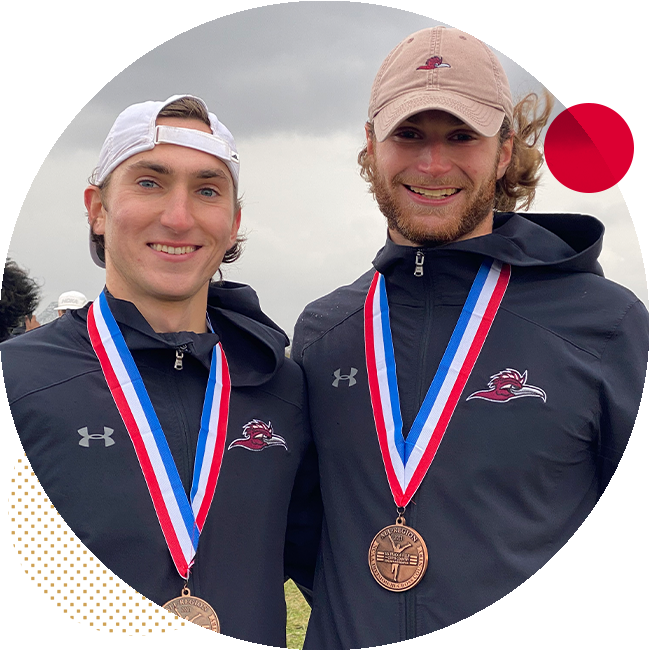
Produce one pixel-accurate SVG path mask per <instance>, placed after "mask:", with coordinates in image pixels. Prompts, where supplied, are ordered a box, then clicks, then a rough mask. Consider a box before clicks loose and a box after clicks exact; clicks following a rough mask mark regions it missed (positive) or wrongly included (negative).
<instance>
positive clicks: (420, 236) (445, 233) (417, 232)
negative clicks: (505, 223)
mask: <svg viewBox="0 0 650 650" xmlns="http://www.w3.org/2000/svg"><path fill="white" fill-rule="evenodd" d="M498 160H499V158H498V156H497V159H496V161H495V165H494V169H493V173H492V174H491V175H490V177H488V179H487V180H485V181H484V182H483V183H482V184H481V185H480V186H479V187H478V191H476V194H475V196H474V197H473V198H472V200H471V201H470V203H469V204H468V205H467V206H465V208H464V210H463V212H462V214H461V215H460V216H459V217H457V218H454V219H451V220H450V221H449V222H448V223H444V224H442V225H438V226H437V227H436V228H435V231H432V230H431V229H428V228H426V226H419V225H417V224H415V223H414V222H413V219H412V217H413V215H418V214H421V215H424V214H432V213H433V211H432V210H431V209H429V208H427V207H425V206H422V207H421V208H419V206H417V205H413V206H412V207H411V209H410V210H409V212H408V213H407V212H406V211H405V210H403V209H402V208H401V207H400V206H399V205H398V203H397V201H395V199H394V192H392V191H391V188H393V189H394V188H397V187H399V186H400V185H402V184H403V182H402V180H403V178H402V176H401V175H400V174H398V175H397V176H395V178H393V179H392V181H390V182H388V181H387V180H385V179H384V178H383V177H382V176H381V175H380V174H379V173H378V172H377V169H376V167H375V162H374V160H373V159H369V160H368V166H369V171H370V174H369V176H370V179H371V180H370V191H371V192H372V193H373V194H374V196H375V200H376V201H377V205H378V206H379V209H380V210H381V212H382V214H383V215H384V216H385V217H386V221H387V222H388V228H389V229H390V230H394V231H395V232H398V233H399V234H400V235H402V237H404V238H406V239H407V240H408V241H410V242H413V243H414V244H417V245H418V246H424V247H429V246H439V245H440V244H448V243H450V242H453V241H457V240H458V239H460V238H461V237H464V236H465V235H468V234H469V233H471V232H472V231H474V230H475V229H476V228H477V227H478V226H479V225H480V224H481V223H482V222H483V221H484V220H485V219H486V218H487V217H488V216H489V215H490V212H491V211H492V209H493V208H494V197H495V193H496V183H497V165H498ZM409 180H411V183H409V184H414V181H413V179H409ZM426 182H427V181H426V180H424V182H423V183H422V184H423V185H426ZM442 184H443V185H444V182H443V183H442ZM452 184H453V183H452ZM475 187H476V186H475V185H474V184H473V183H471V182H469V183H468V184H467V186H466V187H463V188H462V189H463V191H467V192H471V191H473V190H474V188H475ZM450 211H451V210H450ZM437 212H438V214H444V208H441V209H439V210H438V211H437Z"/></svg>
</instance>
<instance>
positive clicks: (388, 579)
mask: <svg viewBox="0 0 650 650" xmlns="http://www.w3.org/2000/svg"><path fill="white" fill-rule="evenodd" d="M368 564H369V565H370V572H371V573H372V576H373V578H374V579H375V580H376V581H377V582H378V583H379V584H380V585H381V586H382V587H384V589H388V590H389V591H407V590H408V589H411V588H412V587H415V585H416V584H417V583H418V582H420V580H422V576H424V572H425V571H426V570H427V565H428V564H429V553H428V551H427V546H426V544H425V543H424V540H423V539H422V536H421V535H420V534H419V533H418V532H417V531H416V530H414V529H413V528H410V527H409V526H406V525H405V523H404V517H401V516H400V517H398V518H397V521H396V522H395V524H394V525H393V526H386V528H383V529H382V530H380V531H379V532H378V533H377V534H376V535H375V538H374V539H373V540H372V543H371V544H370V550H369V551H368Z"/></svg>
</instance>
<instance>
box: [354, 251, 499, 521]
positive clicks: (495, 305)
mask: <svg viewBox="0 0 650 650" xmlns="http://www.w3.org/2000/svg"><path fill="white" fill-rule="evenodd" d="M509 280H510V266H509V265H508V264H502V263H501V262H499V261H497V260H489V259H486V260H485V261H484V262H483V264H482V265H481V267H480V269H479V270H478V273H477V274H476V278H475V279H474V283H473V284H472V288H471V289H470V292H469V295H468V296H467V300H466V301H465V304H464V306H463V309H462V312H461V314H460V317H459V319H458V322H457V323H456V327H455V328H454V331H453V334H452V335H451V339H450V340H449V343H448V344H447V349H446V350H445V354H444V355H443V357H442V360H441V361H440V365H439V366H438V370H437V371H436V374H435V376H434V378H433V381H432V382H431V386H430V387H429V390H428V392H427V394H426V397H425V398H424V401H423V403H422V406H421V407H420V410H419V411H418V414H417V416H416V418H415V421H414V422H413V426H412V427H411V430H410V432H409V434H408V436H407V438H406V439H404V435H403V433H402V415H401V412H400V405H399V393H398V390H397V372H396V368H395V354H394V350H393V339H392V335H391V331H390V320H389V312H388V297H387V295H386V283H385V279H384V276H383V275H382V274H381V273H378V272H377V273H375V275H374V277H373V280H372V283H371V285H370V290H369V291H368V296H367V298H366V302H365V307H364V322H365V327H364V329H365V346H366V365H367V369H368V383H369V386H370V399H371V402H372V410H373V415H374V419H375V426H376V428H377V437H378V439H379V447H380V449H381V455H382V458H383V461H384V467H385V469H386V475H387V477H388V483H389V485H390V489H391V492H392V494H393V498H394V499H395V504H396V505H397V507H398V508H404V507H406V505H407V504H408V503H409V501H410V500H411V498H412V497H413V495H414V494H415V492H416V490H417V489H418V487H419V486H420V483H422V480H423V479H424V477H425V475H426V473H427V471H428V470H429V467H430V466H431V463H432V462H433V459H434V457H435V455H436V452H437V451H438V447H439V446H440V442H441V441H442V437H443V436H444V434H445V431H446V430H447V426H448V425H449V421H450V420H451V416H452V415H453V413H454V410H455V408H456V405H457V404H458V401H459V399H460V396H461V393H462V392H463V390H464V388H465V384H466V383H467V380H468V379H469V376H470V374H471V372H472V369H473V368H474V364H475V363H476V360H477V359H478V355H479V353H480V352H481V348H482V347H483V343H484V342H485V339H486V338H487V335H488V332H489V331H490V327H491V326H492V322H493V321H494V318H495V316H496V313H497V311H498V309H499V306H500V304H501V300H502V299H503V296H504V294H505V292H506V289H507V288H508V282H509Z"/></svg>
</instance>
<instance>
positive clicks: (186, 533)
mask: <svg viewBox="0 0 650 650" xmlns="http://www.w3.org/2000/svg"><path fill="white" fill-rule="evenodd" d="M88 333H89V335H90V341H91V343H92V346H93V349H94V350H95V353H96V354H97V358H98V359H99V363H100V365H101V367H102V371H103V372H104V377H105V378H106V383H107V384H108V387H109V389H110V391H111V394H112V395H113V399H114V400H115V404H116V406H117V408H118V410H119V412H120V415H121V416H122V420H123V421H124V425H125V426H126V429H127V431H128V433H129V436H130V438H131V442H132V443H133V447H134V448H135V452H136V455H137V457H138V461H139V462H140V467H141V468H142V473H143V475H144V478H145V481H146V483H147V487H148V488H149V493H150V494H151V499H152V500H153V505H154V508H155V510H156V515H157V516H158V521H159V522H160V527H161V528H162V531H163V534H164V536H165V540H166V541H167V546H168V547H169V552H170V553H171V556H172V559H173V561H174V564H175V565H176V569H177V570H178V573H179V574H180V575H181V577H182V578H184V579H186V580H187V578H188V577H189V573H190V568H191V567H192V564H193V562H194V556H195V555H196V548H197V545H198V541H199V536H200V534H201V530H202V529H203V524H204V523H205V520H206V517H207V515H208V511H209V509H210V505H211V503H212V497H213V496H214V491H215V488H216V486H217V480H218V478H219V472H220V469H221V461H222V459H223V453H224V447H225V444H226V433H227V427H228V409H229V404H230V374H229V372H228V364H227V362H226V355H225V354H224V352H223V348H222V347H221V344H220V343H217V345H216V346H215V347H214V349H213V351H212V361H211V364H210V375H209V378H208V385H207V388H206V392H205V400H204V403H203V413H202V415H201V430H200V432H199V437H198V442H197V448H196V457H195V461H194V476H193V479H192V488H191V491H190V499H188V498H187V494H186V493H185V490H184V489H183V485H182V483H181V479H180V476H179V474H178V469H177V468H176V464H175V462H174V459H173V457H172V454H171V451H170V449H169V445H168V444H167V440H166V438H165V434H164V433H163V430H162V428H161V426H160V422H159V421H158V417H157V415H156V412H155V411H154V408H153V404H152V403H151V399H150V398H149V395H148V393H147V390H146V388H145V386H144V382H143V381H142V377H141V376H140V372H139V371H138V368H137V367H136V365H135V362H134V360H133V356H132V355H131V352H130V351H129V349H128V347H127V345H126V342H125V340H124V337H123V335H122V332H121V331H120V328H119V327H118V325H117V322H116V321H115V318H114V316H113V314H112V313H111V310H110V307H109V305H108V302H107V300H106V296H105V295H104V293H101V294H100V295H99V297H98V298H97V299H96V300H95V302H94V303H93V304H92V305H91V307H90V309H89V311H88Z"/></svg>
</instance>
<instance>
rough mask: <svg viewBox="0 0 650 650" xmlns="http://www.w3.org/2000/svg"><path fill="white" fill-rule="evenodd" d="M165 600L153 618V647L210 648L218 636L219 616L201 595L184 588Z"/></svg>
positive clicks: (175, 649) (168, 649)
mask: <svg viewBox="0 0 650 650" xmlns="http://www.w3.org/2000/svg"><path fill="white" fill-rule="evenodd" d="M181 594H182V595H181V596H179V597H178V598H173V599H172V600H170V601H169V602H167V603H165V604H164V605H163V606H162V607H161V608H160V611H159V612H158V614H157V615H156V618H155V620H154V622H153V642H154V645H155V646H156V648H157V650H212V649H213V648H214V647H215V646H216V645H217V641H218V640H219V632H220V627H219V619H218V618H217V615H216V613H215V611H214V610H213V609H212V607H210V605H208V603H206V602H205V600H203V599H202V598H196V596H192V595H191V594H190V590H189V589H187V587H186V588H184V589H183V590H182V592H181Z"/></svg>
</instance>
